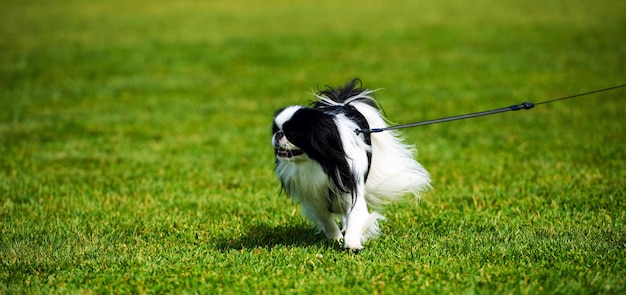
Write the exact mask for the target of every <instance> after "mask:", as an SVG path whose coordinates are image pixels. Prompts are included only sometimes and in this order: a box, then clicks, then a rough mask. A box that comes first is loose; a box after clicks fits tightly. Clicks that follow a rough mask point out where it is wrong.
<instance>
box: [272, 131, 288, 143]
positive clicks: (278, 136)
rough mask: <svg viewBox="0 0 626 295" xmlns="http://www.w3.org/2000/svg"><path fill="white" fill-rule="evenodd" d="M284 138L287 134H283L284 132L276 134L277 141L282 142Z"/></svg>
mask: <svg viewBox="0 0 626 295" xmlns="http://www.w3.org/2000/svg"><path fill="white" fill-rule="evenodd" d="M283 137H285V133H283V132H282V131H278V132H276V135H274V138H275V139H276V141H279V140H281V139H282V138H283Z"/></svg>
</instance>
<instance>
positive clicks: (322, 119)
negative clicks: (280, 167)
mask: <svg viewBox="0 0 626 295" xmlns="http://www.w3.org/2000/svg"><path fill="white" fill-rule="evenodd" d="M272 132H273V136H272V145H273V147H274V154H275V155H276V159H277V160H278V161H304V160H308V159H309V158H311V159H314V160H316V161H318V162H320V161H326V160H328V159H342V158H344V157H345V155H344V153H343V148H342V144H341V139H340V136H339V131H338V130H337V125H336V123H335V120H334V116H333V115H331V114H328V113H325V112H324V111H322V110H320V109H316V108H307V107H302V106H290V107H287V108H284V109H281V110H278V112H276V115H275V117H274V122H273V124H272Z"/></svg>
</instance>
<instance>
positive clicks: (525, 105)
mask: <svg viewBox="0 0 626 295" xmlns="http://www.w3.org/2000/svg"><path fill="white" fill-rule="evenodd" d="M622 87H626V84H622V85H617V86H613V87H608V88H603V89H598V90H593V91H589V92H585V93H580V94H575V95H570V96H565V97H560V98H555V99H551V100H546V101H542V102H538V103H532V102H523V103H521V104H516V105H512V106H509V107H505V108H499V109H495V110H489V111H483V112H476V113H470V114H465V115H458V116H452V117H445V118H440V119H434V120H428V121H421V122H415V123H408V124H401V125H394V126H389V127H385V128H372V129H356V130H354V131H355V132H356V134H360V133H377V132H383V131H388V130H396V129H403V128H409V127H417V126H424V125H430V124H437V123H443V122H449V121H456V120H463V119H469V118H474V117H481V116H488V115H493V114H497V113H503V112H508V111H519V110H530V109H532V108H533V107H535V106H536V105H541V104H547V103H551V102H555V101H559V100H565V99H570V98H574V97H579V96H585V95H590V94H594V93H598V92H604V91H609V90H613V89H617V88H622Z"/></svg>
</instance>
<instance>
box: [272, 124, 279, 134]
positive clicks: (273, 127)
mask: <svg viewBox="0 0 626 295" xmlns="http://www.w3.org/2000/svg"><path fill="white" fill-rule="evenodd" d="M279 130H280V129H278V125H276V123H273V124H272V134H274V133H276V132H278V131H279Z"/></svg>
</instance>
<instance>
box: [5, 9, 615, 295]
mask: <svg viewBox="0 0 626 295" xmlns="http://www.w3.org/2000/svg"><path fill="white" fill-rule="evenodd" d="M625 32H626V1H617V0H607V1H592V0H569V1H564V0H558V1H537V0H530V1H528V0H513V1H495V0H480V1H460V0H450V1H414V0H407V1H393V2H389V1H374V0H364V1H360V2H348V1H334V0H333V1H330V0H322V1H319V0H316V1H311V0H304V1H297V2H293V1H285V0H269V1H222V0H217V1H143V0H138V1H119V0H112V1H77V0H76V1H72V0H69V1H67V0H63V1H40V0H33V1H15V0H7V1H4V2H3V4H2V9H1V10H0V293H2V294H11V293H114V294H117V293H165V292H172V293H205V294H208V293H211V294H213V293H227V294H241V293H267V294H275V293H304V294H324V293H336V294H345V293H349V294H372V293H379V294H380V293H385V294H397V293H400V294H402V293H415V292H418V291H419V292H420V293H432V294H442V293H452V294H458V293H468V294H474V293H497V294H502V293H514V294H517V293H521V294H535V293H559V294H564V293H565V294H569V293H578V294H590V293H608V294H611V293H623V292H626V225H625V224H626V196H625V195H624V190H625V188H624V184H625V178H626V119H625V118H626V117H625V115H626V112H625V111H626V100H625V97H626V88H622V89H617V90H613V91H609V92H604V93H600V94H594V95H591V96H587V97H580V98H575V99H572V100H567V101H560V102H555V103H552V104H546V105H540V106H537V107H536V108H535V109H533V110H531V111H519V112H513V113H506V114H499V115H494V116H490V117H482V118H476V119H471V120H466V121H457V122H450V123H445V124H438V125H430V126H424V127H418V128H412V129H406V130H404V131H403V133H404V134H405V135H406V138H407V141H408V142H410V143H414V144H416V145H417V147H418V149H419V151H420V153H419V160H420V162H422V163H423V165H424V166H425V167H426V168H427V169H428V170H429V171H430V172H431V174H432V177H433V186H434V189H433V190H432V191H430V192H428V193H426V194H424V195H423V196H422V199H421V201H419V202H417V201H408V202H405V203H398V204H394V205H392V206H390V207H389V208H388V210H387V211H386V212H385V215H386V216H387V221H385V222H384V223H383V224H382V230H383V235H382V236H381V237H380V238H379V239H376V240H372V241H370V242H368V243H367V244H366V245H365V250H364V251H362V252H361V253H360V254H358V255H354V254H351V253H348V252H346V251H343V250H341V247H339V246H338V245H336V244H334V243H332V242H329V241H326V240H325V239H324V238H323V237H322V236H321V235H316V234H315V232H314V230H313V229H311V224H310V223H309V222H308V221H307V220H306V219H304V218H303V217H302V216H301V214H300V209H299V207H298V206H296V205H295V204H293V203H292V202H291V201H290V200H289V198H288V197H287V196H285V195H284V194H280V189H279V183H278V181H277V180H276V177H275V176H274V174H273V165H274V160H273V152H272V150H271V146H270V144H269V139H270V127H271V126H270V125H271V120H272V115H273V113H274V111H275V110H276V109H277V108H279V107H283V106H286V105H290V104H306V103H307V101H308V100H310V99H312V96H311V95H310V93H311V90H313V89H316V88H317V87H322V86H324V85H326V84H329V85H340V84H343V83H344V82H346V81H347V80H349V79H351V78H353V77H360V78H361V79H362V80H363V81H364V85H365V86H367V87H370V88H383V89H382V90H380V91H379V92H377V93H376V97H377V98H378V99H379V101H380V103H381V104H382V106H383V107H384V109H385V111H386V114H387V116H388V117H389V118H390V119H391V120H393V121H395V122H398V123H408V122H413V121H419V120H426V119H433V118H438V117H444V116H451V115H456V114H462V113H468V112H474V111H482V110H487V109H494V108H499V107H505V106H508V105H512V104H517V103H520V102H522V101H535V102H539V101H543V100H548V99H552V98H556V97H560V96H566V95H571V94H576V93H580V92H585V91H589V90H594V89H598V88H604V87H609V86H613V85H618V84H624V83H626V70H625V69H626V39H625V38H624V34H625Z"/></svg>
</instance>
